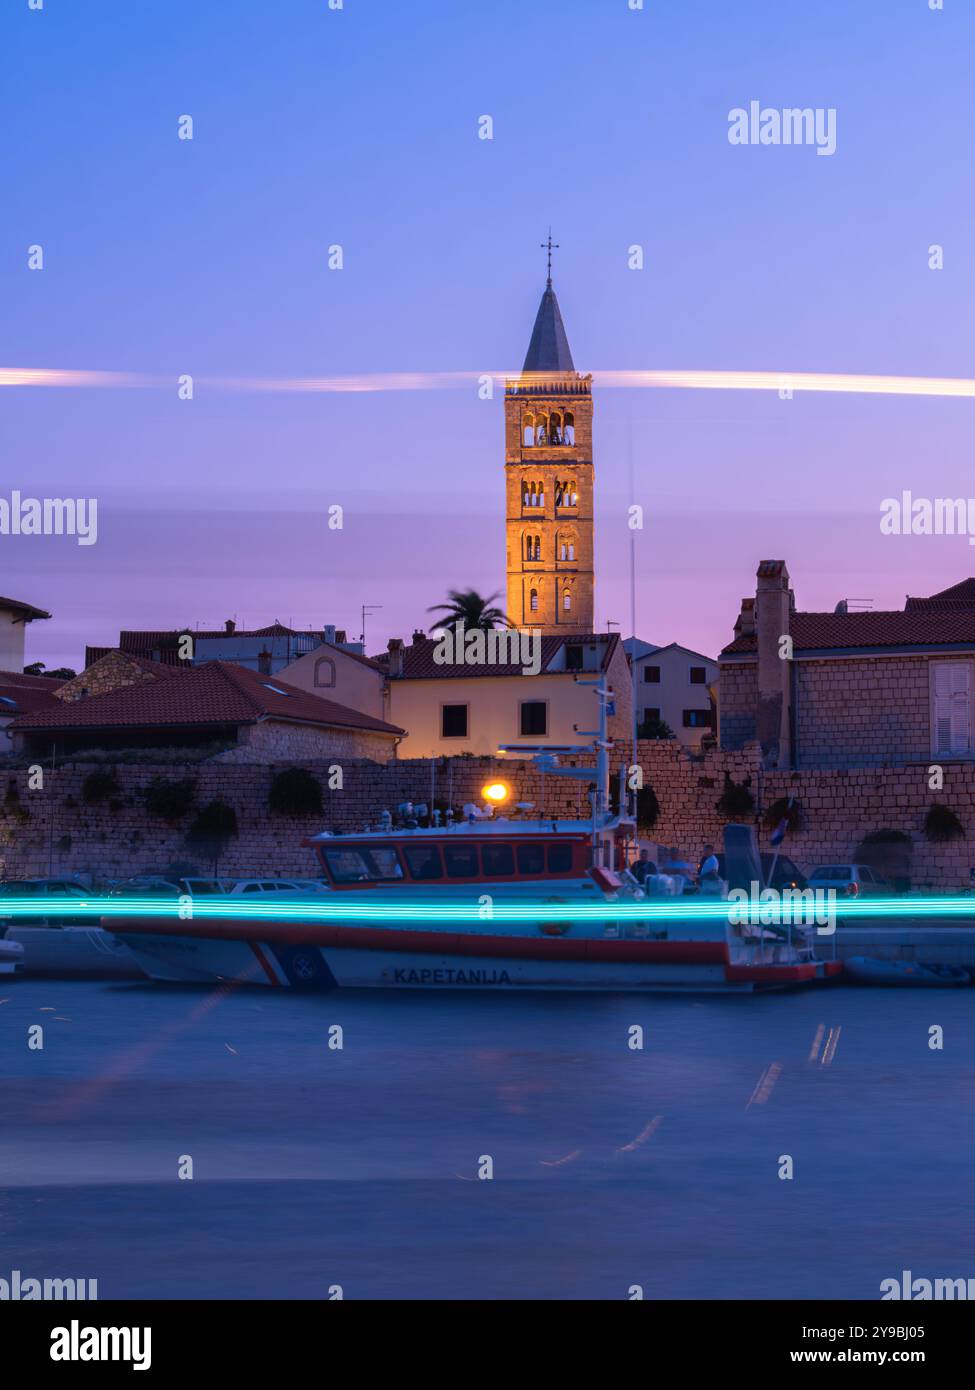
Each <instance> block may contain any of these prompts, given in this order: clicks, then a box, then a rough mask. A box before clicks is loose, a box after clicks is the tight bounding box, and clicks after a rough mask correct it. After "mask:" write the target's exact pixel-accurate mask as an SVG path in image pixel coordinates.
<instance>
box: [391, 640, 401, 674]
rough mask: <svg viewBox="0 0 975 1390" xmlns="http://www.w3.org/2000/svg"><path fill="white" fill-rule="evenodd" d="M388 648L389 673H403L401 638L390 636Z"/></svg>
mask: <svg viewBox="0 0 975 1390" xmlns="http://www.w3.org/2000/svg"><path fill="white" fill-rule="evenodd" d="M387 647H388V650H389V674H390V675H391V676H401V675H402V674H403V639H402V637H391V638H390V639H389V642H388V643H387Z"/></svg>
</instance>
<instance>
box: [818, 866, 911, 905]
mask: <svg viewBox="0 0 975 1390" xmlns="http://www.w3.org/2000/svg"><path fill="white" fill-rule="evenodd" d="M809 887H810V888H815V889H821V890H823V891H825V890H826V889H828V888H835V889H836V896H837V897H845V898H889V897H891V896H892V894H893V893H894V885H893V884H892V883H890V882H889V880H887V879H886V878H883V877H882V876H881V875H880V874H878V873H876V872H875V871H874V870H873V869H871V867H870V865H869V864H820V865H819V867H818V868H815V869H813V871H812V873H811V874H810V875H809Z"/></svg>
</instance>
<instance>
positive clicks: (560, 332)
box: [504, 236, 594, 635]
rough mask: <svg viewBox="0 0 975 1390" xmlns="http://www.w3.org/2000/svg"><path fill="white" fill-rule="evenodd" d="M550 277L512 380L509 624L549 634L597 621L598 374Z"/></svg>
mask: <svg viewBox="0 0 975 1390" xmlns="http://www.w3.org/2000/svg"><path fill="white" fill-rule="evenodd" d="M548 252H549V261H548V269H549V275H548V281H547V283H546V286H545V292H544V294H543V295H542V302H541V304H540V305H539V306H538V313H537V315H536V316H535V327H534V328H533V330H532V336H531V342H530V343H529V344H528V353H527V356H526V357H525V365H524V367H523V368H522V370H521V375H520V376H518V377H514V378H512V379H510V380H508V381H506V382H505V391H504V428H505V488H506V512H505V533H506V543H507V565H506V570H507V581H508V585H507V587H508V606H507V614H508V620H509V622H510V623H511V624H512V625H513V626H514V627H519V628H539V629H540V630H541V631H542V632H543V633H545V634H548V635H554V634H565V635H570V634H576V633H589V632H592V631H593V623H594V607H593V605H594V594H593V585H594V575H593V464H592V376H591V375H589V376H582V375H580V373H579V372H577V371H576V369H575V367H574V365H573V362H572V354H571V352H570V351H569V340H568V338H567V337H566V334H565V326H564V324H563V323H562V314H561V313H560V311H559V302H558V300H557V299H556V297H555V291H554V289H553V288H552V239H551V236H550V237H549V241H548Z"/></svg>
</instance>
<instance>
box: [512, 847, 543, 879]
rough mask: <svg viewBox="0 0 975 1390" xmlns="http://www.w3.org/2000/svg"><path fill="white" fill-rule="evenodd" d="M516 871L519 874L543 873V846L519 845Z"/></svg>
mask: <svg viewBox="0 0 975 1390" xmlns="http://www.w3.org/2000/svg"><path fill="white" fill-rule="evenodd" d="M518 872H519V873H520V874H543V873H544V872H545V846H544V845H519V846H518Z"/></svg>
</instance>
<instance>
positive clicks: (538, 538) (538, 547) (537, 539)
mask: <svg viewBox="0 0 975 1390" xmlns="http://www.w3.org/2000/svg"><path fill="white" fill-rule="evenodd" d="M541 558H542V538H541V536H536V537H535V553H534V555H533V556H532V559H534V560H540V559H541Z"/></svg>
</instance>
